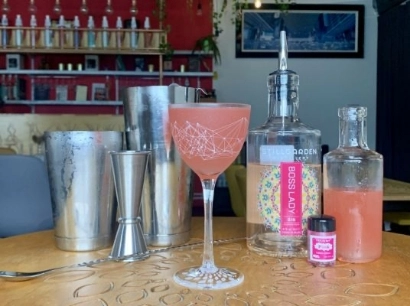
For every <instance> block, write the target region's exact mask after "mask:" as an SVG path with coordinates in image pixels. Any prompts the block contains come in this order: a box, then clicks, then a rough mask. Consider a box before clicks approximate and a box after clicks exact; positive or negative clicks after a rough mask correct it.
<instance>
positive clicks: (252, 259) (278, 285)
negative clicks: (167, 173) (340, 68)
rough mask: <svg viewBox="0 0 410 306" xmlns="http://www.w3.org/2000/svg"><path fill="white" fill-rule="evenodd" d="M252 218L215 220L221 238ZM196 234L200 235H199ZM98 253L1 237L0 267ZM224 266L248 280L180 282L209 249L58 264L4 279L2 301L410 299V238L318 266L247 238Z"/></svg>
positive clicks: (220, 253) (229, 250)
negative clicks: (375, 253) (253, 245)
mask: <svg viewBox="0 0 410 306" xmlns="http://www.w3.org/2000/svg"><path fill="white" fill-rule="evenodd" d="M192 224H193V230H192V237H195V238H202V236H203V235H202V233H203V219H202V218H199V217H194V218H193V220H192ZM245 227H246V224H245V219H244V218H235V217H216V218H214V236H215V239H221V238H230V237H244V236H245ZM195 238H193V240H197V239H195ZM108 253H109V249H106V250H101V251H96V252H64V251H60V250H58V249H57V248H56V246H55V243H54V239H53V232H52V231H45V232H38V233H33V234H27V235H22V236H15V237H10V238H6V239H2V240H0V270H25V271H33V270H38V269H45V268H51V267H56V266H61V265H69V264H74V263H79V262H82V261H87V260H91V259H96V258H100V257H104V256H106V255H107V254H108ZM214 253H215V260H216V263H217V264H219V265H224V266H231V267H237V268H238V269H239V270H241V271H242V272H243V273H244V274H245V280H244V282H243V284H241V285H239V286H237V287H234V288H231V289H228V290H217V291H200V290H192V289H187V288H184V287H181V286H179V285H177V284H176V283H174V282H173V280H172V275H173V274H174V272H175V271H176V270H177V269H180V268H181V267H182V266H188V265H194V264H199V263H200V261H201V254H202V247H196V248H190V249H183V250H173V251H168V252H163V253H158V254H156V255H152V256H151V257H150V258H148V259H147V260H145V261H140V262H133V263H124V262H109V263H105V264H100V265H95V266H93V267H81V268H70V269H65V270H59V271H56V272H54V273H52V274H49V275H45V276H43V277H41V278H38V279H35V280H30V281H26V282H7V281H4V280H1V281H0V297H1V298H0V300H1V302H0V304H1V305H13V306H15V305H42V306H44V305H53V306H54V305H120V304H126V305H146V306H147V305H249V306H253V305H255V306H256V305H265V306H269V305H281V306H285V305H286V306H292V305H293V306H295V305H300V306H302V305H327V306H342V305H372V306H377V305H395V306H397V305H410V236H404V235H399V234H392V233H383V256H382V258H381V259H379V260H377V261H375V262H372V263H367V264H347V263H341V262H338V263H337V264H336V266H335V267H328V268H319V267H316V268H315V267H313V266H311V265H310V264H308V263H307V262H306V260H305V259H296V258H293V259H291V258H273V257H266V256H258V255H256V254H254V253H252V252H250V251H249V250H248V249H247V247H246V242H245V240H240V241H236V242H231V243H227V244H219V245H217V246H215V249H214Z"/></svg>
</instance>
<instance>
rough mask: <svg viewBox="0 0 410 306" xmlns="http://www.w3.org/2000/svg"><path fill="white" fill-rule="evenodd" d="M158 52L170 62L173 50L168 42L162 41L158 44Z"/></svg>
mask: <svg viewBox="0 0 410 306" xmlns="http://www.w3.org/2000/svg"><path fill="white" fill-rule="evenodd" d="M159 51H160V52H161V53H163V54H164V59H165V60H171V59H172V56H173V55H174V51H175V50H174V48H173V47H172V45H171V44H170V43H169V42H165V39H164V38H163V39H162V42H161V43H160V44H159Z"/></svg>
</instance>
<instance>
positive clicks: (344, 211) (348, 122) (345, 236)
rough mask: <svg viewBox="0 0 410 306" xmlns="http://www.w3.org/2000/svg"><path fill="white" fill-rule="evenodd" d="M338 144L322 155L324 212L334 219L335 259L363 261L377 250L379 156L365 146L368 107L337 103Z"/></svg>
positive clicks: (379, 235)
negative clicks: (341, 105)
mask: <svg viewBox="0 0 410 306" xmlns="http://www.w3.org/2000/svg"><path fill="white" fill-rule="evenodd" d="M338 114H339V146H338V148H337V149H335V150H333V151H331V152H329V153H327V154H325V156H324V160H323V162H324V164H323V189H324V190H323V191H324V194H323V201H324V203H323V204H324V212H325V214H328V215H332V216H334V217H335V218H336V221H337V229H336V235H337V247H336V251H337V259H338V260H340V261H345V262H353V263H363V262H370V261H373V260H376V259H378V258H379V257H380V256H381V253H382V214H383V156H382V155H380V154H379V153H377V152H375V151H372V150H370V149H369V147H368V146H367V130H366V117H367V108H366V107H362V106H348V107H343V108H340V109H339V111H338Z"/></svg>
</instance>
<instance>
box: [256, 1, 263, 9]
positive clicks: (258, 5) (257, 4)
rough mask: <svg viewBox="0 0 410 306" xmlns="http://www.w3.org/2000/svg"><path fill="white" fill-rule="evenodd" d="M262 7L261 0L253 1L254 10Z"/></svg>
mask: <svg viewBox="0 0 410 306" xmlns="http://www.w3.org/2000/svg"><path fill="white" fill-rule="evenodd" d="M261 6H262V1H261V0H255V8H260V7H261Z"/></svg>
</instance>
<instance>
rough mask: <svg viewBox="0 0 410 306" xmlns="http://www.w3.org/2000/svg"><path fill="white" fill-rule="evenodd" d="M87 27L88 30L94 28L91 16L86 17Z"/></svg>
mask: <svg viewBox="0 0 410 306" xmlns="http://www.w3.org/2000/svg"><path fill="white" fill-rule="evenodd" d="M87 26H88V27H89V28H94V19H93V16H88V24H87Z"/></svg>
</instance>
